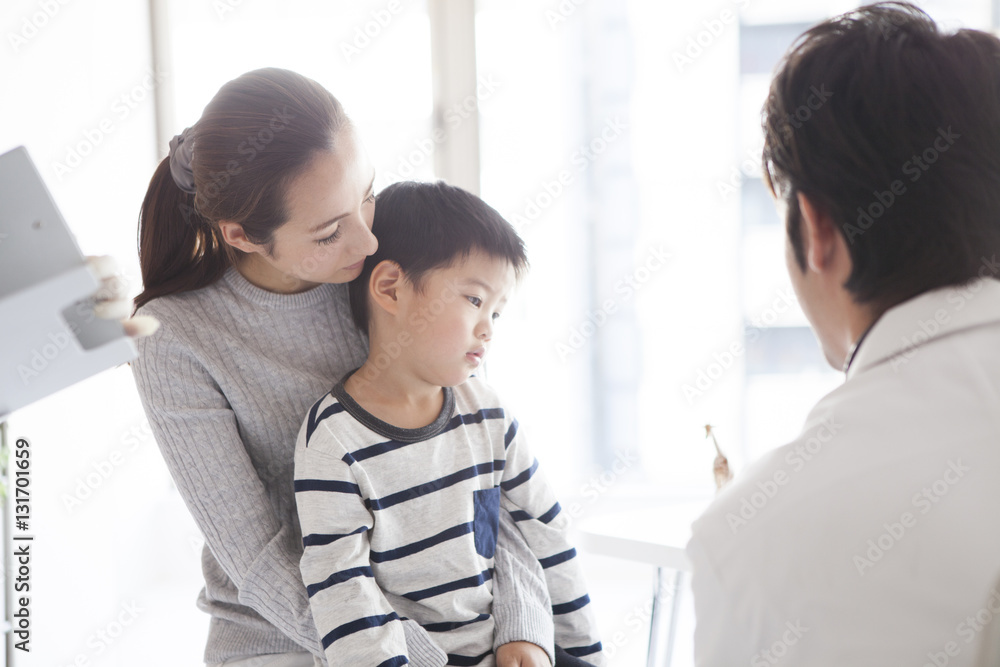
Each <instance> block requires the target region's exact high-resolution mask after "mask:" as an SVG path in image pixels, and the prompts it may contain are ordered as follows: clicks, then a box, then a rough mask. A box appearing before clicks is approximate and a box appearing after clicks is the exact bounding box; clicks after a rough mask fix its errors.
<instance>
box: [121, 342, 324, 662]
mask: <svg viewBox="0 0 1000 667" xmlns="http://www.w3.org/2000/svg"><path fill="white" fill-rule="evenodd" d="M138 345H139V348H140V349H139V358H138V359H137V360H136V361H134V362H133V364H132V368H133V373H134V376H135V380H136V384H137V386H138V388H139V393H140V398H141V400H142V404H143V407H144V409H145V411H146V415H147V417H148V418H149V423H150V427H151V428H152V431H153V434H154V437H155V439H156V442H157V443H158V445H159V447H160V451H161V452H162V454H163V458H164V460H165V461H166V464H167V468H168V469H169V471H170V474H171V476H172V477H173V479H174V482H175V484H176V485H177V489H178V491H179V493H180V495H181V497H182V498H183V500H184V503H185V504H186V505H187V507H188V510H189V511H190V512H191V515H192V517H193V518H194V520H195V522H196V523H197V525H198V527H199V528H200V529H201V532H202V535H203V536H204V538H205V542H206V544H207V545H208V547H209V549H210V550H211V552H212V555H213V556H215V558H216V560H217V561H218V563H219V565H220V566H221V567H222V569H223V570H224V571H225V573H226V574H227V575H228V576H229V578H230V579H232V581H233V582H234V583H235V584H236V586H237V587H238V589H239V601H240V602H241V603H243V604H246V605H247V606H249V607H251V608H252V609H253V610H254V611H256V612H257V613H258V614H260V615H261V617H263V618H264V620H266V621H267V622H268V623H270V624H272V625H273V626H275V627H277V628H279V629H280V630H281V632H283V633H284V634H285V635H287V636H288V637H289V638H291V639H292V640H294V641H295V643H296V644H298V645H299V646H302V647H303V648H305V649H306V650H308V651H310V652H311V653H313V654H314V655H322V650H321V647H320V644H319V640H318V638H317V635H316V628H315V625H314V624H313V620H312V616H311V614H310V613H309V604H308V598H307V597H306V592H305V589H304V588H303V586H302V578H301V575H300V573H299V554H298V552H297V551H296V550H295V549H294V546H293V545H294V544H295V541H296V539H295V537H294V536H293V534H292V532H291V531H290V526H288V525H283V524H282V522H280V521H279V520H278V518H277V517H276V516H275V515H274V512H273V511H272V504H271V501H270V499H269V498H268V495H267V492H266V489H265V488H264V484H263V483H262V482H261V480H260V477H259V476H258V474H257V471H256V469H255V467H254V463H253V461H251V460H250V457H249V456H248V454H247V450H246V448H245V447H244V445H243V441H242V439H241V437H240V431H239V425H238V424H237V421H236V418H235V416H234V414H233V411H232V409H231V408H230V406H229V403H228V401H227V400H226V398H225V396H224V395H223V394H222V392H221V390H220V388H219V386H218V385H217V384H216V382H215V381H214V380H213V379H212V377H211V376H210V375H209V374H208V372H207V371H206V370H205V369H204V368H203V367H202V366H201V364H200V363H199V361H198V360H197V359H196V358H195V357H194V355H193V354H192V352H191V351H190V349H188V348H187V346H185V345H182V344H180V343H179V342H178V341H177V339H176V338H175V337H174V336H173V335H172V334H171V332H170V331H169V330H165V331H161V332H160V335H157V336H154V337H149V338H144V339H140V340H139V342H138Z"/></svg>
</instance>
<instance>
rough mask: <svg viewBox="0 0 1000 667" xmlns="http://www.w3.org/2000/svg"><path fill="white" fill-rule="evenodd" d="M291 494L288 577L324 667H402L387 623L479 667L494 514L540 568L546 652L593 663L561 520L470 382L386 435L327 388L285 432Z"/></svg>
mask: <svg viewBox="0 0 1000 667" xmlns="http://www.w3.org/2000/svg"><path fill="white" fill-rule="evenodd" d="M295 492H296V502H297V504H298V512H299V520H300V523H301V525H302V535H303V544H304V547H305V552H304V554H303V557H302V563H301V566H302V576H303V580H304V582H305V584H306V587H307V590H308V593H309V597H310V605H311V607H312V611H313V617H314V620H315V622H316V627H317V630H318V631H319V635H320V639H321V641H322V643H323V646H324V649H325V651H326V655H327V660H328V661H329V664H330V665H331V667H332V666H334V665H351V666H352V667H361V666H364V665H371V666H373V667H374V666H382V665H397V664H407V659H406V645H405V641H404V637H403V629H402V625H401V623H400V622H399V619H400V618H411V619H413V620H415V621H417V622H418V623H420V624H421V625H422V626H423V627H424V629H425V630H427V631H428V632H430V633H432V634H431V636H432V638H433V639H434V640H435V641H436V642H437V643H438V645H439V646H441V648H443V649H444V651H445V652H446V653H447V654H448V658H449V660H448V664H451V665H482V666H484V667H489V666H491V665H493V664H494V660H493V654H492V649H493V619H492V617H491V615H490V607H491V603H492V581H491V579H492V573H493V553H494V548H495V544H496V537H497V528H498V516H499V514H498V512H499V510H500V508H501V507H502V508H504V509H505V510H507V511H509V512H510V513H511V515H512V517H513V518H514V519H515V521H516V522H517V525H518V527H519V528H520V529H521V532H522V534H523V535H524V538H525V540H526V542H527V543H528V546H529V547H530V548H531V549H532V551H533V552H534V553H535V555H536V556H537V558H538V559H539V561H540V562H541V564H542V566H543V568H544V571H545V575H546V583H547V585H548V588H549V594H550V596H551V598H552V607H553V614H554V621H555V626H556V643H557V644H558V645H560V646H562V647H563V648H565V649H566V650H567V651H568V652H569V653H571V654H573V655H577V656H580V657H584V658H586V659H588V660H591V661H594V662H598V663H599V662H600V661H601V658H600V642H599V641H598V640H597V636H596V628H595V626H594V623H593V616H592V614H591V612H590V609H589V607H588V603H589V598H588V597H587V594H586V590H585V587H584V584H583V580H582V575H581V571H580V568H579V566H578V563H577V560H576V558H575V556H576V551H575V550H574V549H573V548H572V547H571V546H570V545H569V544H568V543H567V541H566V528H567V524H568V519H567V517H566V516H565V515H564V514H562V513H561V511H560V507H559V503H558V502H557V501H556V499H555V496H554V494H553V493H552V491H551V489H550V488H549V487H548V485H547V484H546V483H545V481H544V479H543V475H542V473H541V472H540V471H539V469H538V462H537V461H536V460H535V459H534V457H533V456H532V455H531V453H530V452H529V450H528V449H527V447H526V444H525V442H524V437H523V435H522V434H521V433H520V432H519V431H518V424H517V421H516V420H514V419H512V418H511V417H510V415H509V414H508V413H507V412H506V411H505V410H504V409H503V407H502V406H501V405H500V404H499V401H498V400H497V398H496V396H495V394H494V393H493V391H492V390H491V389H490V388H489V387H487V386H486V385H485V384H484V383H482V382H481V381H480V380H478V379H477V378H472V379H470V380H468V381H467V382H465V383H463V384H462V385H459V386H458V387H454V388H445V389H444V406H443V408H442V411H441V414H440V415H439V416H438V418H437V420H435V422H434V423H432V424H430V425H428V426H426V427H424V428H420V429H400V428H397V427H394V426H391V425H389V424H386V423H385V422H382V421H380V420H378V419H377V418H375V417H374V416H372V415H371V414H369V413H368V412H366V411H365V410H364V409H363V408H361V407H360V406H359V405H358V404H357V403H356V402H355V401H354V400H353V399H351V397H350V396H349V395H347V394H346V392H345V391H344V389H343V384H342V383H341V384H338V385H337V386H336V387H334V389H333V390H332V391H331V392H330V393H328V394H327V395H325V396H324V397H323V398H322V399H320V400H319V401H317V402H316V403H315V404H314V405H313V407H312V409H311V410H310V411H309V414H308V415H307V417H306V419H305V421H304V423H303V424H302V427H301V429H300V431H299V436H298V441H297V443H296V449H295Z"/></svg>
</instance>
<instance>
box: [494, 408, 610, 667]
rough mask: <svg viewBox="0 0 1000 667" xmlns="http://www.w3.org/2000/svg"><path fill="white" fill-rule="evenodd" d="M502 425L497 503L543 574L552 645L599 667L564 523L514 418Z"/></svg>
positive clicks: (598, 654) (583, 590)
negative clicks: (508, 515)
mask: <svg viewBox="0 0 1000 667" xmlns="http://www.w3.org/2000/svg"><path fill="white" fill-rule="evenodd" d="M506 424H507V428H506V436H505V438H504V441H505V443H506V447H507V467H506V468H505V469H504V475H503V481H502V482H501V483H500V488H501V489H502V495H501V503H502V506H503V508H504V509H506V510H508V511H509V512H510V513H511V516H512V517H513V518H514V520H515V521H516V523H517V526H518V528H519V529H520V532H521V533H522V534H523V535H524V538H525V540H526V541H527V543H528V546H529V547H530V548H531V550H532V551H533V552H534V553H535V556H536V557H537V558H538V561H539V562H540V563H541V565H542V568H543V571H544V572H545V582H546V584H547V586H548V591H549V595H550V596H551V598H552V618H553V623H554V625H555V643H556V645H557V646H559V647H561V648H563V649H564V650H565V651H566V652H567V653H569V654H570V655H572V656H574V657H578V658H581V659H584V660H586V661H588V662H592V663H594V664H595V665H599V666H601V665H604V664H605V660H604V655H603V653H602V647H601V641H600V639H599V637H598V630H597V623H596V619H595V617H594V614H593V611H592V609H591V606H590V596H589V595H588V594H587V588H586V584H585V581H584V577H583V570H582V568H581V567H580V562H579V559H578V558H577V553H576V549H575V548H573V547H572V546H571V545H570V543H569V541H568V539H567V533H568V529H569V521H568V519H567V517H566V515H565V514H564V513H563V512H562V508H561V507H560V505H559V502H558V501H557V500H556V496H555V494H554V493H553V491H552V489H551V487H549V485H548V483H547V482H546V480H545V478H544V475H543V473H542V471H541V470H540V469H539V465H538V460H537V459H536V458H535V457H534V456H533V455H532V453H531V451H530V450H529V449H528V445H527V442H525V437H524V434H523V433H522V432H521V430H520V429H519V426H518V422H517V420H516V419H512V418H511V417H509V416H508V417H507V422H506Z"/></svg>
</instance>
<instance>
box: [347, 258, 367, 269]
mask: <svg viewBox="0 0 1000 667" xmlns="http://www.w3.org/2000/svg"><path fill="white" fill-rule="evenodd" d="M364 265H365V260H361V261H360V262H358V263H357V264H351V265H350V266H349V267H347V270H348V271H356V270H358V269H360V268H361V267H362V266H364Z"/></svg>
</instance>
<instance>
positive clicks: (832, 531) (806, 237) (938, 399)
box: [687, 3, 1000, 667]
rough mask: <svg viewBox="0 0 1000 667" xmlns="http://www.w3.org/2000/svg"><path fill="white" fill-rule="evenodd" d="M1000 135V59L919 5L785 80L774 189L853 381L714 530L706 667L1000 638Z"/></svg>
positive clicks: (703, 545) (821, 36) (807, 45)
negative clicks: (999, 633) (943, 27)
mask: <svg viewBox="0 0 1000 667" xmlns="http://www.w3.org/2000/svg"><path fill="white" fill-rule="evenodd" d="M817 91H819V92H817ZM998 119H1000V41H998V40H997V39H996V38H995V37H993V36H992V35H989V34H986V33H983V32H977V31H971V30H964V31H960V32H958V33H955V34H945V33H943V32H942V31H939V29H938V28H937V26H936V25H935V24H934V22H933V21H931V20H930V19H929V18H928V17H927V16H926V15H925V14H924V13H923V12H922V11H920V10H919V9H917V8H915V7H913V6H912V5H907V4H897V3H893V4H880V5H875V6H870V7H863V8H861V9H857V10H854V11H852V12H849V13H847V14H845V15H843V16H840V17H837V18H834V19H831V20H829V21H826V22H824V23H822V24H820V25H818V26H816V27H814V28H812V29H811V30H809V31H808V32H807V33H806V34H805V36H804V37H803V38H802V39H800V40H799V41H798V42H797V43H796V45H795V47H794V48H793V49H792V50H791V51H790V52H789V53H788V54H787V55H786V57H785V59H784V60H783V61H782V63H781V64H780V65H779V68H778V72H777V74H776V76H775V78H774V80H773V82H772V84H771V89H770V94H769V97H768V100H767V103H766V104H765V107H764V121H763V124H764V132H765V148H764V168H765V169H764V171H765V174H766V176H765V178H766V179H767V182H768V184H769V186H770V187H771V189H772V191H773V192H774V193H775V195H776V197H777V198H778V199H779V200H780V203H781V205H782V208H783V210H784V213H785V219H786V231H787V235H786V236H787V238H786V254H787V264H788V270H789V273H790V275H791V279H792V283H793V286H794V289H795V292H796V294H797V296H798V299H799V301H800V303H801V304H802V307H803V310H804V311H805V314H806V316H807V317H808V319H809V321H810V323H811V325H812V327H813V329H814V330H815V332H816V335H817V338H818V339H819V342H820V344H821V346H822V349H823V352H824V354H825V355H826V358H827V360H828V361H829V363H830V364H831V365H833V366H834V367H836V368H843V369H844V370H845V373H846V381H845V382H844V384H843V385H842V386H840V387H839V388H838V389H836V390H834V391H833V392H831V393H830V394H828V395H827V396H826V397H824V398H823V399H822V400H821V401H820V402H819V404H817V405H816V407H815V408H813V410H812V412H811V413H810V414H809V416H808V418H807V420H806V423H805V425H804V427H803V429H802V432H801V434H800V435H799V437H798V438H797V439H796V440H794V441H793V442H791V443H789V444H787V445H785V446H783V447H779V448H778V449H776V450H773V451H772V452H770V453H769V454H768V455H766V456H764V457H763V458H762V459H761V460H759V461H757V462H756V464H755V465H753V466H752V467H750V468H749V469H748V470H746V471H745V472H744V474H743V475H741V476H739V477H737V479H736V480H735V481H734V482H732V483H730V484H729V486H727V487H726V488H724V490H723V491H722V493H721V494H720V495H719V497H718V498H717V499H716V502H715V503H714V504H713V505H712V506H711V507H710V508H709V510H708V511H707V512H706V513H705V514H704V515H703V516H702V517H701V518H700V519H699V520H698V521H696V522H695V524H694V526H693V529H692V533H693V537H692V539H691V541H690V543H689V544H688V547H687V548H688V553H689V555H690V558H691V561H692V563H693V567H694V570H693V578H692V588H693V591H694V598H695V611H696V615H697V627H696V630H695V660H696V664H697V665H699V666H709V665H711V666H715V665H719V666H722V665H725V666H727V667H728V666H730V665H750V666H751V667H756V666H764V665H767V666H770V665H790V666H791V665H795V666H802V665H810V666H817V665H830V666H834V665H836V666H838V667H840V666H843V665H851V667H866V666H872V667H874V666H876V665H878V666H885V665H912V666H913V667H920V666H921V665H931V666H934V667H942V666H944V665H948V666H950V667H956V666H957V667H962V666H966V665H973V664H976V662H975V661H976V659H977V653H978V652H979V651H980V650H982V649H981V645H982V644H983V643H984V639H985V638H986V637H988V636H989V635H990V631H991V622H992V623H993V624H998V623H1000V620H994V617H995V616H998V615H1000V586H998V582H1000V528H998V515H1000V282H998V280H997V276H998V275H1000V263H998V262H1000V260H998V258H1000V120H998ZM779 408H780V406H777V405H776V406H775V409H779ZM995 630H996V628H995V627H993V631H994V632H995ZM994 660H995V658H994ZM983 664H986V663H985V662H984V663H983ZM989 664H997V662H992V663H989Z"/></svg>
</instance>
